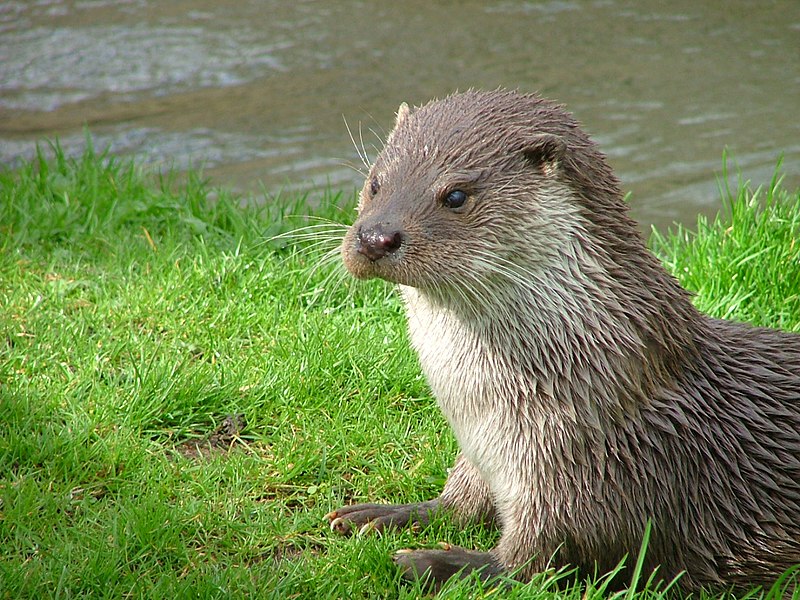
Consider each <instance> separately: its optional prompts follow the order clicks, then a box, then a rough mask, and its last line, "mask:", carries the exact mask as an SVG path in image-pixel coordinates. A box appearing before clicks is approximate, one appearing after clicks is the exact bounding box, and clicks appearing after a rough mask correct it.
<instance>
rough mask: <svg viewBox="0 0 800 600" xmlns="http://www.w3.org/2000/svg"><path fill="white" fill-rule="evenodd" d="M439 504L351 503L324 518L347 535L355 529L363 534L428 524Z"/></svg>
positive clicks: (334, 528) (338, 530) (332, 527)
mask: <svg viewBox="0 0 800 600" xmlns="http://www.w3.org/2000/svg"><path fill="white" fill-rule="evenodd" d="M438 504H439V501H438V500H430V501H428V502H418V503H414V504H353V505H352V506H345V507H343V508H339V509H337V510H334V511H331V512H329V513H328V514H327V515H325V518H326V519H328V521H329V522H330V526H331V530H332V531H335V532H337V533H341V534H342V535H349V534H351V533H352V532H353V530H354V529H356V530H357V531H358V533H359V534H363V533H367V532H369V531H383V530H384V529H390V528H401V527H406V526H408V525H412V526H417V525H427V524H428V522H429V521H430V514H431V513H432V512H433V511H435V510H436V508H437V506H438Z"/></svg>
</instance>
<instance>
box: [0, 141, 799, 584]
mask: <svg viewBox="0 0 800 600" xmlns="http://www.w3.org/2000/svg"><path fill="white" fill-rule="evenodd" d="M767 195H768V196H769V197H770V198H771V199H772V200H771V201H770V202H769V203H768V206H767V207H766V208H765V209H763V210H761V209H757V208H756V207H755V206H754V203H752V202H749V201H746V202H732V203H731V206H732V207H733V208H734V218H735V219H736V218H737V214H738V215H739V216H740V217H741V218H740V221H735V223H734V229H733V231H732V232H728V233H726V231H727V225H726V224H725V223H722V222H720V223H715V224H713V225H707V226H706V225H701V234H700V235H699V236H698V237H697V238H694V237H691V236H689V237H687V235H688V234H686V233H685V232H683V231H680V232H679V233H678V234H677V236H674V237H671V238H668V239H663V238H660V239H659V241H658V244H657V245H658V247H659V251H660V252H661V253H662V255H663V256H664V257H665V259H666V260H667V261H668V263H669V264H670V266H671V267H672V268H673V269H674V270H675V271H677V272H678V273H681V274H684V273H686V274H687V277H688V276H689V275H691V277H694V278H695V279H687V280H686V282H687V285H690V286H692V287H694V288H695V289H697V290H698V291H699V294H700V295H698V302H699V303H701V304H703V305H704V306H707V307H711V308H712V309H714V310H715V311H716V312H718V313H720V314H726V311H727V310H728V307H730V306H733V305H734V304H735V305H736V309H735V312H733V313H731V315H732V316H736V317H742V318H748V319H753V320H758V321H759V322H763V323H772V324H778V325H781V326H783V327H786V328H787V329H792V328H794V329H797V328H798V326H799V325H800V309H798V305H797V302H798V293H800V283H798V282H800V266H799V264H800V259H799V258H798V256H800V254H799V253H800V249H799V248H798V247H797V245H796V244H794V242H792V241H791V240H793V239H796V238H797V237H798V235H799V234H800V227H798V222H799V221H800V216H798V215H800V198H798V196H797V195H796V194H795V195H793V196H789V195H788V194H786V193H785V192H782V191H780V190H779V189H777V186H773V188H770V191H769V193H768V194H767ZM745 197H746V198H750V195H747V194H745ZM305 200H306V199H303V198H300V199H295V200H293V201H289V200H285V199H284V200H281V199H277V200H275V201H274V202H270V203H268V204H266V205H263V206H261V207H254V206H251V205H248V206H241V202H240V199H239V198H237V197H235V196H232V195H230V194H228V193H226V192H224V191H221V190H211V189H210V188H209V187H208V186H207V185H205V184H204V183H203V182H202V181H201V179H200V178H199V177H197V176H190V177H188V178H187V179H186V180H185V181H181V182H178V181H177V180H171V179H170V178H157V177H152V176H148V175H146V174H144V173H142V172H140V171H138V170H137V169H136V168H135V167H134V166H133V165H131V164H130V163H126V162H117V161H115V160H112V159H110V158H109V157H107V156H103V155H97V154H95V153H94V152H92V151H91V150H90V151H88V152H87V153H86V154H85V155H84V156H83V157H81V158H78V159H74V160H73V159H67V158H65V157H64V155H63V153H61V152H60V150H58V148H55V155H54V156H52V157H50V158H45V157H44V153H43V154H42V155H41V156H40V157H39V158H38V159H37V160H35V161H33V162H32V163H31V164H28V165H26V166H23V167H22V168H20V169H17V170H15V171H13V172H5V173H0V307H1V308H0V598H49V597H52V598H74V597H97V598H123V597H134V598H170V599H174V598H188V597H200V598H213V597H219V598H228V597H251V596H252V597H263V598H292V597H297V598H317V597H324V598H374V597H399V598H413V597H417V596H418V595H419V590H417V589H414V588H413V587H407V586H403V585H400V584H399V582H398V574H397V572H396V570H395V569H394V567H393V565H392V563H391V561H390V560H389V558H388V557H389V556H390V554H391V553H392V552H393V551H394V550H396V549H397V548H401V547H407V546H431V545H434V544H435V543H436V542H438V541H441V540H447V541H449V542H452V543H456V544H460V545H465V546H470V547H481V548H488V547H491V545H492V543H493V541H494V540H495V539H496V533H495V532H491V531H485V530H483V529H480V528H474V529H468V530H465V531H458V530H457V529H456V527H454V525H453V524H452V523H450V522H448V521H447V520H446V519H445V520H442V521H440V522H437V523H435V524H434V525H433V526H432V527H430V528H428V529H426V530H424V531H422V532H420V533H419V534H412V533H410V532H407V531H405V532H397V533H391V534H386V535H384V536H370V537H364V538H362V539H340V538H338V537H336V536H334V535H332V534H330V533H329V532H328V530H327V527H326V525H325V523H324V519H323V515H324V514H325V513H326V512H328V511H329V510H330V509H331V508H334V507H336V506H339V505H340V504H342V503H343V502H350V501H363V500H367V499H382V500H386V501H412V500H417V499H419V500H421V499H427V498H429V497H432V496H434V495H436V494H437V493H438V492H439V490H440V489H441V485H442V483H443V480H444V477H445V472H446V469H447V467H448V466H450V464H451V462H452V459H453V457H454V456H455V453H456V445H455V442H454V440H453V438H452V436H451V435H450V433H449V432H448V430H447V427H446V424H445V423H444V421H443V419H442V417H441V415H440V414H439V412H438V410H437V408H436V407H435V404H434V402H433V401H432V399H431V398H430V395H429V392H428V389H427V387H426V384H425V382H424V379H423V378H422V376H421V375H420V373H419V369H418V366H417V363H416V359H415V357H414V355H413V353H412V351H411V350H410V349H409V347H408V343H407V340H406V338H405V325H404V320H403V315H402V311H401V307H400V304H399V302H398V299H397V297H396V295H395V294H394V293H393V292H392V290H391V288H390V287H389V286H387V285H383V284H380V283H376V282H372V283H367V284H362V283H356V282H354V281H352V280H351V279H350V278H348V277H346V276H345V275H344V273H343V272H342V271H341V269H340V268H338V269H337V268H335V267H331V266H329V265H328V263H330V262H332V258H335V256H334V255H331V256H330V257H329V258H328V259H324V261H323V262H325V264H324V265H323V266H322V267H320V266H319V263H320V261H321V260H323V256H324V254H325V252H326V251H328V250H331V249H333V248H334V247H335V242H334V241H333V240H332V239H331V236H330V235H329V236H327V237H328V242H329V243H327V244H323V245H321V246H315V245H313V244H308V243H306V244H297V243H294V242H292V243H289V242H288V241H287V239H288V238H280V237H279V238H277V239H273V241H270V242H267V241H266V240H269V239H270V238H273V236H275V235H276V234H279V233H281V232H282V231H285V230H287V229H288V228H293V227H296V226H303V225H308V226H319V225H321V226H322V227H323V228H325V227H327V226H326V225H325V221H317V220H309V219H306V218H291V216H290V215H292V214H301V213H303V212H304V211H305V210H306V209H305V208H304V206H305ZM318 203H319V204H320V207H319V208H318V209H316V211H315V212H316V213H317V215H319V216H320V217H321V218H323V219H332V220H334V221H340V222H348V221H349V220H350V219H351V218H352V214H351V213H352V208H350V209H347V208H345V209H340V208H337V205H342V206H346V207H347V206H349V207H352V201H351V199H350V198H343V197H338V196H336V195H329V196H327V197H325V198H322V199H321V200H318ZM737 211H739V212H737ZM748 215H750V216H748ZM751 221H752V222H754V223H756V225H750V224H748V223H750V222H751ZM784 227H786V229H784ZM748 232H750V234H751V235H752V234H755V235H756V237H757V238H758V239H759V240H761V238H762V237H764V236H768V237H769V239H768V240H766V241H763V240H762V241H763V244H761V245H759V246H757V248H758V250H756V252H759V253H758V254H757V255H756V256H755V257H754V258H753V259H751V260H749V261H748V260H746V259H744V258H742V257H739V258H735V257H734V258H731V256H730V253H729V252H728V251H727V250H726V249H725V248H723V249H722V250H720V249H718V248H720V247H722V244H723V242H725V241H726V240H729V239H730V240H736V242H735V244H734V243H733V242H731V245H732V247H738V246H736V245H737V244H738V245H739V246H744V245H748V244H750V245H752V244H753V242H751V241H747V239H746V238H745V236H746V235H748ZM779 232H783V233H780V235H779ZM786 232H788V233H786ZM734 234H735V235H734ZM713 236H717V237H716V238H715V237H713ZM781 236H783V237H781ZM786 236H788V237H786ZM715 239H716V240H717V241H714V240H715ZM691 248H694V250H690V249H691ZM726 248H727V247H726ZM761 248H770V249H771V250H770V251H763V252H762V251H761V250H760V249H761ZM687 249H689V250H687ZM781 252H784V253H786V254H781ZM690 257H691V258H690ZM711 258H713V260H714V262H713V263H712V262H711ZM723 260H726V261H730V262H731V264H734V265H738V266H737V268H736V270H735V271H733V272H734V273H736V274H737V275H736V276H735V277H733V276H731V277H728V276H727V275H726V276H721V277H720V278H714V277H712V275H713V274H715V273H716V272H717V271H718V270H719V268H720V267H719V266H718V265H719V264H720V263H719V262H718V261H723ZM773 261H775V264H774V265H773V264H772V263H773ZM756 263H757V264H756ZM683 265H687V266H688V272H687V271H683V269H684V266H683ZM751 267H753V268H754V271H755V273H754V276H759V277H761V279H760V280H758V281H761V282H762V283H760V284H758V285H756V286H755V288H754V289H755V294H752V295H750V294H749V292H750V286H751V285H753V284H752V283H751V280H750V279H749V278H745V275H744V273H745V271H746V270H748V269H750V268H751ZM773 267H774V268H775V269H776V271H775V274H774V276H775V277H783V279H782V281H785V282H786V285H784V286H782V287H781V286H776V285H774V284H773V283H770V282H771V281H772V280H771V279H770V277H773V275H771V274H770V272H768V269H771V268H773ZM731 268H732V269H733V267H731ZM748 277H750V276H749V275H748ZM712 279H713V281H714V283H710V281H712ZM776 281H777V280H776ZM693 282H696V283H698V285H693ZM737 285H738V286H740V287H739V288H737V287H736V286H737ZM704 286H705V287H704ZM790 302H794V305H791V306H789V307H788V308H786V305H785V304H784V303H790ZM715 307H716V308H715ZM792 307H793V308H792ZM226 419H227V420H228V421H229V422H235V423H236V424H237V425H236V426H234V427H233V428H232V431H228V432H225V431H218V427H219V426H220V425H221V424H224V423H225V422H226ZM215 432H216V434H215ZM212 434H215V435H213V439H212V441H209V436H212ZM198 447H199V448H200V449H199V450H198ZM557 579H558V577H556V576H553V575H543V576H542V577H541V578H540V579H538V580H536V581H534V582H531V583H530V584H528V585H521V584H520V585H515V586H514V587H513V588H512V589H510V590H508V591H507V592H505V593H504V597H510V598H556V597H558V598H576V599H577V598H581V597H583V594H584V592H586V594H587V595H586V597H587V598H592V597H601V596H602V595H603V594H602V581H600V582H598V583H597V586H596V587H591V586H590V587H589V588H588V590H587V589H584V590H580V589H574V590H569V589H567V590H562V591H558V590H557ZM598 588H599V589H598ZM593 590H594V591H593ZM497 595H498V594H497V591H495V592H492V591H485V592H483V591H481V589H480V586H479V585H477V584H476V583H475V582H474V581H466V582H461V583H458V584H453V585H451V586H448V588H447V589H446V590H445V591H444V592H443V593H442V597H446V598H464V597H484V596H485V597H495V596H497ZM639 597H642V598H645V597H657V594H656V593H655V591H653V590H651V591H650V592H645V593H643V594H641V595H640V596H639Z"/></svg>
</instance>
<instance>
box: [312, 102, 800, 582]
mask: <svg viewBox="0 0 800 600" xmlns="http://www.w3.org/2000/svg"><path fill="white" fill-rule="evenodd" d="M341 255H342V257H343V261H344V264H345V266H346V268H347V270H348V271H349V272H350V273H351V274H352V275H354V276H355V277H357V278H361V279H368V278H375V277H377V278H382V279H384V280H387V281H389V282H393V283H395V284H397V285H398V287H399V290H400V293H401V295H402V299H403V302H404V306H405V311H406V316H407V322H408V330H409V336H410V340H411V343H412V345H413V347H414V348H415V349H416V352H417V354H418V355H419V361H420V364H421V366H422V370H423V371H424V374H425V376H426V378H427V382H428V384H429V386H430V388H431V391H432V393H433V395H434V396H435V398H436V400H437V402H438V405H439V407H440V408H441V410H442V412H443V413H444V415H445V416H446V418H447V421H448V422H449V424H450V426H451V427H452V430H453V432H454V433H455V437H456V439H457V441H458V444H459V448H460V454H459V456H458V457H457V458H456V461H455V465H454V466H453V468H452V469H451V470H450V471H449V474H448V477H447V480H446V483H445V485H444V489H443V491H442V493H441V495H440V496H439V497H438V498H435V499H433V500H430V501H427V502H422V503H418V504H404V505H381V504H361V505H354V506H346V507H344V508H340V509H338V510H334V511H333V512H331V513H329V514H328V515H327V517H328V519H329V520H330V526H331V528H332V529H333V530H335V531H338V532H340V533H345V534H346V533H348V532H351V531H353V530H355V529H356V528H357V529H359V530H362V531H367V530H382V529H385V528H388V527H402V526H405V525H408V524H418V525H424V524H427V523H428V522H429V520H430V519H431V517H432V515H435V514H438V513H439V512H440V511H450V512H451V513H453V514H454V515H455V516H456V517H457V518H458V519H459V520H464V521H470V520H477V521H495V522H496V523H497V524H498V525H499V527H500V539H499V542H498V543H497V545H496V547H495V548H493V549H492V550H491V551H489V552H478V551H474V550H469V549H464V548H458V547H454V546H445V549H440V550H430V549H419V550H404V551H401V552H400V553H398V554H397V555H396V557H395V560H396V561H397V562H398V563H399V564H400V565H401V568H402V569H403V570H404V574H405V575H406V576H408V577H420V578H424V581H425V582H427V583H431V582H432V583H433V584H434V585H435V584H441V583H442V582H443V581H445V580H446V579H448V578H449V577H451V576H453V575H455V574H460V575H462V576H463V575H464V574H466V573H470V572H473V571H478V574H479V576H480V577H481V578H483V579H489V578H493V577H495V576H498V575H509V574H510V575H513V577H516V578H518V579H522V580H526V579H529V578H530V577H531V576H532V575H533V574H535V573H537V572H541V571H543V570H545V569H546V568H549V567H553V566H560V565H569V566H570V567H572V568H575V569H576V570H578V571H579V572H580V573H585V574H589V575H591V574H592V573H605V572H609V571H611V570H612V569H614V568H615V567H616V566H617V565H618V564H619V563H620V561H622V560H623V559H624V557H625V556H627V555H630V556H636V554H637V553H638V551H639V549H640V546H641V544H642V541H643V539H644V532H645V530H646V528H647V527H648V524H649V526H650V527H651V529H650V537H649V545H648V546H647V553H646V559H645V569H647V571H648V572H653V571H654V570H656V569H657V571H656V572H657V575H658V576H659V577H661V578H663V579H664V580H672V579H673V578H676V577H678V576H680V577H679V578H678V580H677V584H678V586H679V587H681V588H683V589H684V590H686V591H696V590H699V589H701V588H705V589H732V588H744V587H747V588H751V587H754V586H759V585H761V586H770V585H772V584H773V582H775V581H776V580H777V579H778V578H779V576H780V575H781V574H783V573H784V572H786V571H787V570H789V569H791V568H793V567H795V566H796V565H798V564H799V563H800V335H798V334H794V333H789V332H783V331H779V330H773V329H766V328H758V327H753V326H749V325H746V324H741V323H737V322H732V321H726V320H720V319H716V318H711V317H709V316H706V315H703V314H701V313H700V312H699V311H698V310H697V309H696V308H695V307H694V306H693V305H692V303H691V298H690V294H689V292H687V291H686V290H684V289H683V288H682V287H681V285H680V284H679V283H678V281H677V280H676V279H675V278H673V277H672V276H671V275H670V274H668V273H667V271H666V270H665V269H664V267H663V266H662V264H661V263H660V262H659V260H658V259H657V258H656V257H655V256H654V255H653V254H651V252H650V251H649V250H648V249H647V247H646V245H645V243H644V240H643V238H642V236H641V235H640V233H639V230H638V228H637V226H636V223H635V222H634V221H633V220H632V219H631V218H630V217H629V216H628V210H627V206H626V204H625V202H624V201H623V195H622V192H621V190H620V184H619V182H618V180H617V178H616V177H615V175H614V173H613V172H612V170H611V169H610V167H609V166H608V164H607V162H606V159H605V157H604V155H603V154H602V153H601V152H600V151H599V150H598V148H597V146H596V145H595V143H594V142H593V141H591V140H590V139H589V137H588V136H587V135H586V134H585V133H584V132H583V130H582V129H581V127H580V126H579V124H578V123H577V122H576V120H575V119H574V118H573V117H572V115H571V114H569V113H568V112H567V111H566V110H565V109H564V108H563V107H562V106H560V105H558V104H556V103H554V102H552V101H549V100H545V99H543V98H541V97H540V96H538V95H535V94H525V93H520V92H514V91H505V90H496V91H493V92H483V91H474V90H473V91H469V92H466V93H460V94H455V95H452V96H449V97H446V98H444V99H441V100H437V101H433V102H431V103H429V104H427V105H425V106H422V107H419V108H417V109H413V110H412V109H409V108H408V107H407V106H406V105H402V106H401V107H400V110H399V111H398V114H397V120H396V124H395V127H394V129H393V130H392V132H391V133H390V135H389V136H388V139H387V141H386V144H385V147H384V148H383V149H382V150H381V152H380V154H379V156H378V157H377V159H376V160H375V162H374V164H373V165H372V167H371V169H370V172H369V174H368V177H367V179H366V182H365V184H364V188H363V190H362V191H361V194H360V201H359V206H358V217H357V219H356V221H355V223H353V225H352V226H351V227H350V228H349V229H348V230H347V232H346V234H345V236H344V239H343V242H342V245H341Z"/></svg>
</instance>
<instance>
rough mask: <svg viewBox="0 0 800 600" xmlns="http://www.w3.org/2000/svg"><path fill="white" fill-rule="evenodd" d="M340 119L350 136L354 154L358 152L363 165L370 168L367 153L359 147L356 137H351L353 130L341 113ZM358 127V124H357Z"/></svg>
mask: <svg viewBox="0 0 800 600" xmlns="http://www.w3.org/2000/svg"><path fill="white" fill-rule="evenodd" d="M342 119H343V120H344V126H345V129H347V135H348V136H350V141H351V142H352V143H353V148H355V151H356V154H358V158H360V159H361V163H362V164H363V165H364V167H365V168H366V169H367V171H369V169H370V162H369V158H368V157H367V153H366V152H363V153H362V151H361V150H360V149H359V147H358V144H357V143H356V139H355V138H354V137H353V132H352V130H351V129H350V125H349V124H348V123H347V119H346V118H345V117H344V115H342ZM359 127H360V124H359Z"/></svg>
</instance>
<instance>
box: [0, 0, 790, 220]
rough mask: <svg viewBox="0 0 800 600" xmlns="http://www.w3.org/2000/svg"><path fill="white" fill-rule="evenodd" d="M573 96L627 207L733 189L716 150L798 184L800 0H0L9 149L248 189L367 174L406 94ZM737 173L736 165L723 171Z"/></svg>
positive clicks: (654, 216) (755, 172)
mask: <svg viewBox="0 0 800 600" xmlns="http://www.w3.org/2000/svg"><path fill="white" fill-rule="evenodd" d="M497 86H505V87H513V88H520V89H522V90H526V91H528V90H537V91H540V92H541V93H543V94H544V95H546V96H549V97H551V98H554V99H557V100H559V101H562V102H564V103H566V104H567V105H568V107H569V108H570V109H571V110H572V111H573V112H574V113H575V114H576V116H577V117H578V118H579V120H581V121H582V122H583V123H584V125H585V127H586V129H587V130H589V131H590V132H591V133H592V134H593V135H594V137H595V139H597V140H598V141H599V142H600V144H601V145H602V148H603V149H604V151H605V152H606V153H607V154H608V156H609V159H610V161H611V163H612V166H613V167H614V168H615V169H616V170H617V173H618V174H619V176H620V178H621V179H622V181H623V185H624V187H625V189H626V190H630V191H631V192H632V204H633V209H634V215H635V216H636V217H637V218H638V219H639V220H640V221H642V223H643V226H644V227H648V226H649V225H650V224H655V225H656V226H658V227H660V228H663V227H666V226H667V225H668V224H670V223H672V222H673V221H680V222H684V223H689V224H692V223H694V221H695V217H696V214H697V213H705V214H713V213H714V212H716V211H717V210H718V209H719V207H720V200H719V194H718V192H717V177H718V176H719V174H720V171H721V167H722V153H723V150H724V149H725V148H727V149H728V152H729V153H730V154H731V155H733V156H734V158H735V161H736V164H737V165H738V167H739V168H740V169H741V171H742V172H743V175H744V177H745V178H747V179H751V180H753V182H754V183H764V182H767V181H768V180H769V179H770V176H771V175H772V172H773V169H774V166H775V163H776V161H777V159H778V157H779V156H780V155H781V154H782V155H783V156H784V161H783V164H784V171H785V173H786V182H787V185H789V186H790V187H793V188H794V187H796V186H798V185H800V2H797V0H778V1H774V2H759V3H757V4H755V3H752V2H746V1H743V0H734V1H724V2H722V1H707V2H694V1H691V2H690V1H677V2H671V3H669V4H666V3H662V2H657V1H655V0H642V1H640V0H628V1H624V0H599V1H595V2H577V1H575V2H570V1H545V2H522V1H513V2H512V1H503V0H499V1H494V2H477V1H471V0H458V1H457V0H440V1H439V2H435V3H431V2H417V1H409V2H403V3H388V2H368V1H357V0H340V1H338V2H335V3H333V2H323V1H321V0H308V1H304V2H280V1H276V0H264V1H255V0H251V1H249V2H248V1H236V2H234V1H231V0H222V1H216V2H210V1H208V0H191V1H189V0H183V1H173V2H168V3H167V2H161V3H158V2H146V1H143V0H127V1H114V2H111V1H104V0H82V1H74V0H73V1H66V0H64V1H61V0H36V1H26V2H0V162H2V163H4V164H6V165H11V166H13V165H15V164H18V162H19V160H20V159H21V158H22V157H30V156H32V154H33V152H34V148H35V143H36V142H37V140H41V139H42V138H44V137H48V138H52V137H54V136H58V138H59V139H60V142H61V144H62V146H63V147H65V149H67V150H68V151H69V152H75V153H77V152H79V151H80V150H81V148H82V147H83V144H84V131H83V128H84V126H88V127H89V130H90V131H91V132H92V134H93V136H94V139H95V145H96V146H98V147H105V146H110V148H111V150H112V152H114V153H118V154H123V155H135V156H137V157H138V159H139V160H140V161H142V162H145V163H149V164H153V165H159V166H160V165H174V166H177V167H179V168H185V167H187V166H189V165H194V166H201V165H202V166H204V168H205V172H206V174H207V175H208V176H210V177H211V178H212V180H213V181H214V182H215V183H219V184H223V185H227V186H232V187H235V188H237V189H241V190H243V191H256V192H257V193H260V192H259V190H262V189H264V190H267V191H268V192H271V193H274V192H277V191H278V190H280V189H286V188H291V189H301V190H310V193H311V197H312V199H313V198H314V197H315V195H317V194H318V193H319V190H320V189H321V188H323V187H325V186H326V185H328V184H330V185H332V186H334V187H336V188H342V189H344V190H346V191H350V190H352V189H353V188H354V187H355V186H358V185H360V179H361V176H360V175H359V174H358V173H357V172H356V171H355V170H354V169H353V168H351V167H350V166H348V165H352V166H356V167H358V166H359V165H358V156H357V152H356V150H355V148H354V147H353V144H352V142H351V141H350V138H349V137H348V132H347V127H346V126H345V120H346V121H347V124H349V126H350V128H351V129H352V130H353V131H354V134H355V136H356V138H358V137H359V135H361V136H363V139H364V143H365V145H366V146H367V149H368V151H369V152H370V154H371V155H373V156H374V153H375V151H376V150H375V148H374V147H375V146H379V145H380V139H381V138H383V137H384V136H385V133H386V132H387V130H388V129H389V128H390V127H391V124H392V121H393V118H394V112H395V110H396V108H397V105H398V104H399V103H400V102H401V101H407V102H409V103H410V104H420V103H423V102H425V101H426V100H428V99H430V98H432V97H439V96H443V95H446V94H448V93H450V92H452V91H454V90H457V89H466V88H469V87H479V88H495V87H497ZM732 170H733V169H732Z"/></svg>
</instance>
